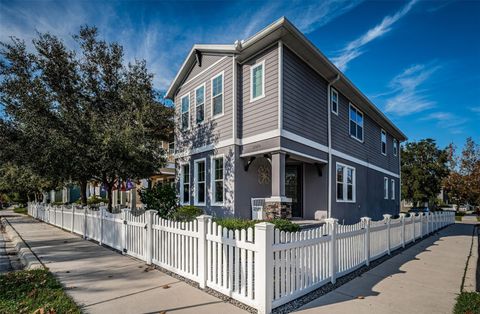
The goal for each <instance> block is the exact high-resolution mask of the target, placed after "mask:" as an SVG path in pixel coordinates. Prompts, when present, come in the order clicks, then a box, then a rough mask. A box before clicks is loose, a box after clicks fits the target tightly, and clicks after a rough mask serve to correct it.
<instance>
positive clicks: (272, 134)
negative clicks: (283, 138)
mask: <svg viewBox="0 0 480 314" xmlns="http://www.w3.org/2000/svg"><path fill="white" fill-rule="evenodd" d="M280 135H281V133H280V131H279V130H272V131H268V132H264V133H260V134H257V135H252V136H249V137H245V138H243V139H240V140H239V145H247V144H252V143H255V142H259V141H263V140H269V139H271V138H275V137H279V136H280Z"/></svg>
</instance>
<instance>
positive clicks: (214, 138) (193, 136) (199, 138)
mask: <svg viewBox="0 0 480 314" xmlns="http://www.w3.org/2000/svg"><path fill="white" fill-rule="evenodd" d="M207 57H211V56H204V60H203V64H202V67H201V69H202V71H203V70H205V69H206V68H208V66H210V65H211V64H213V63H215V62H216V61H218V60H220V59H222V58H223V57H225V56H221V57H219V56H217V58H215V59H211V60H210V59H208V58H207ZM207 60H209V62H206V61H207ZM210 63H211V64H210ZM194 69H195V68H194ZM222 71H223V72H224V79H223V83H224V86H223V93H224V94H223V95H224V102H223V112H224V114H223V116H220V117H216V118H215V119H212V84H211V79H212V78H213V77H214V76H216V75H217V74H219V73H221V72H222ZM193 76H194V75H190V76H189V77H193ZM204 83H205V122H204V124H203V125H201V126H199V127H196V126H195V124H194V123H195V119H196V111H195V107H196V106H195V89H196V88H197V87H199V86H200V85H202V84H204ZM232 87H233V63H232V57H230V56H228V57H226V58H225V59H223V60H221V61H220V62H218V63H217V64H215V65H214V66H213V67H212V68H210V69H209V70H208V71H205V72H204V73H201V74H200V75H198V76H197V77H195V78H193V79H191V80H190V81H188V79H187V80H186V83H185V84H184V85H182V86H181V87H180V89H179V91H178V93H177V95H176V96H175V113H176V116H175V119H176V120H175V121H176V126H177V133H176V134H177V139H178V141H177V147H179V148H181V147H184V145H182V144H187V145H191V143H193V146H191V147H192V148H194V147H201V146H204V145H207V144H211V143H214V142H219V141H222V140H228V139H231V138H232V136H233V132H232V109H233V94H232ZM188 92H190V108H191V109H190V132H187V134H188V135H187V136H185V135H183V138H184V141H185V142H186V143H182V141H181V138H182V132H180V130H179V128H180V127H181V120H180V117H181V98H182V96H184V95H186V94H187V93H188ZM192 127H193V128H192Z"/></svg>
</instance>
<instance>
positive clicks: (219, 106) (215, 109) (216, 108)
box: [211, 72, 223, 117]
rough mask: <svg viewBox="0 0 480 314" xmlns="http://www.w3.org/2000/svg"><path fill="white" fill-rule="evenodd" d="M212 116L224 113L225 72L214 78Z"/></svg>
mask: <svg viewBox="0 0 480 314" xmlns="http://www.w3.org/2000/svg"><path fill="white" fill-rule="evenodd" d="M211 83H212V117H218V116H221V115H223V72H222V73H220V74H218V75H216V76H214V77H213V78H212V81H211Z"/></svg>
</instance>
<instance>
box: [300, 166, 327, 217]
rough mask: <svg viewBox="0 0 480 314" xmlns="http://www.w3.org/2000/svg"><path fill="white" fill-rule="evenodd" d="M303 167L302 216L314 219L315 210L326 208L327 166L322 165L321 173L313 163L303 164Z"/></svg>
mask: <svg viewBox="0 0 480 314" xmlns="http://www.w3.org/2000/svg"><path fill="white" fill-rule="evenodd" d="M303 167H304V173H303V174H304V186H303V189H304V200H303V201H304V206H303V218H304V219H314V218H315V212H316V211H317V210H321V211H327V210H328V199H327V195H328V168H327V167H328V166H327V165H323V166H322V168H321V170H322V175H321V176H320V175H319V174H318V169H317V167H316V166H315V165H313V164H307V163H304V164H303Z"/></svg>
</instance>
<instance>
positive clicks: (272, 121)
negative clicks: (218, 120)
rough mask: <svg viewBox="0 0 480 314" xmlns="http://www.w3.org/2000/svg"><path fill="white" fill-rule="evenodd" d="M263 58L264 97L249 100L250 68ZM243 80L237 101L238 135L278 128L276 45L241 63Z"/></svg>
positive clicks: (248, 134) (240, 79)
mask: <svg viewBox="0 0 480 314" xmlns="http://www.w3.org/2000/svg"><path fill="white" fill-rule="evenodd" d="M263 60H265V74H264V75H265V97H263V98H262V99H259V100H256V101H254V102H250V68H251V66H252V65H255V64H256V63H258V62H262V61H263ZM239 72H241V77H240V78H239V81H240V82H243V84H242V88H241V89H239V91H242V93H241V95H242V98H241V101H240V102H239V107H241V108H239V113H240V114H239V118H240V125H242V127H241V128H240V131H241V133H239V135H240V137H249V136H253V135H257V134H260V133H264V132H268V131H272V130H275V129H277V128H278V46H277V45H276V44H275V45H274V46H272V47H270V48H268V49H267V50H266V51H264V52H262V53H260V54H258V55H257V56H255V57H254V58H252V59H251V60H249V61H247V62H246V63H244V64H243V65H242V69H241V71H239Z"/></svg>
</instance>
